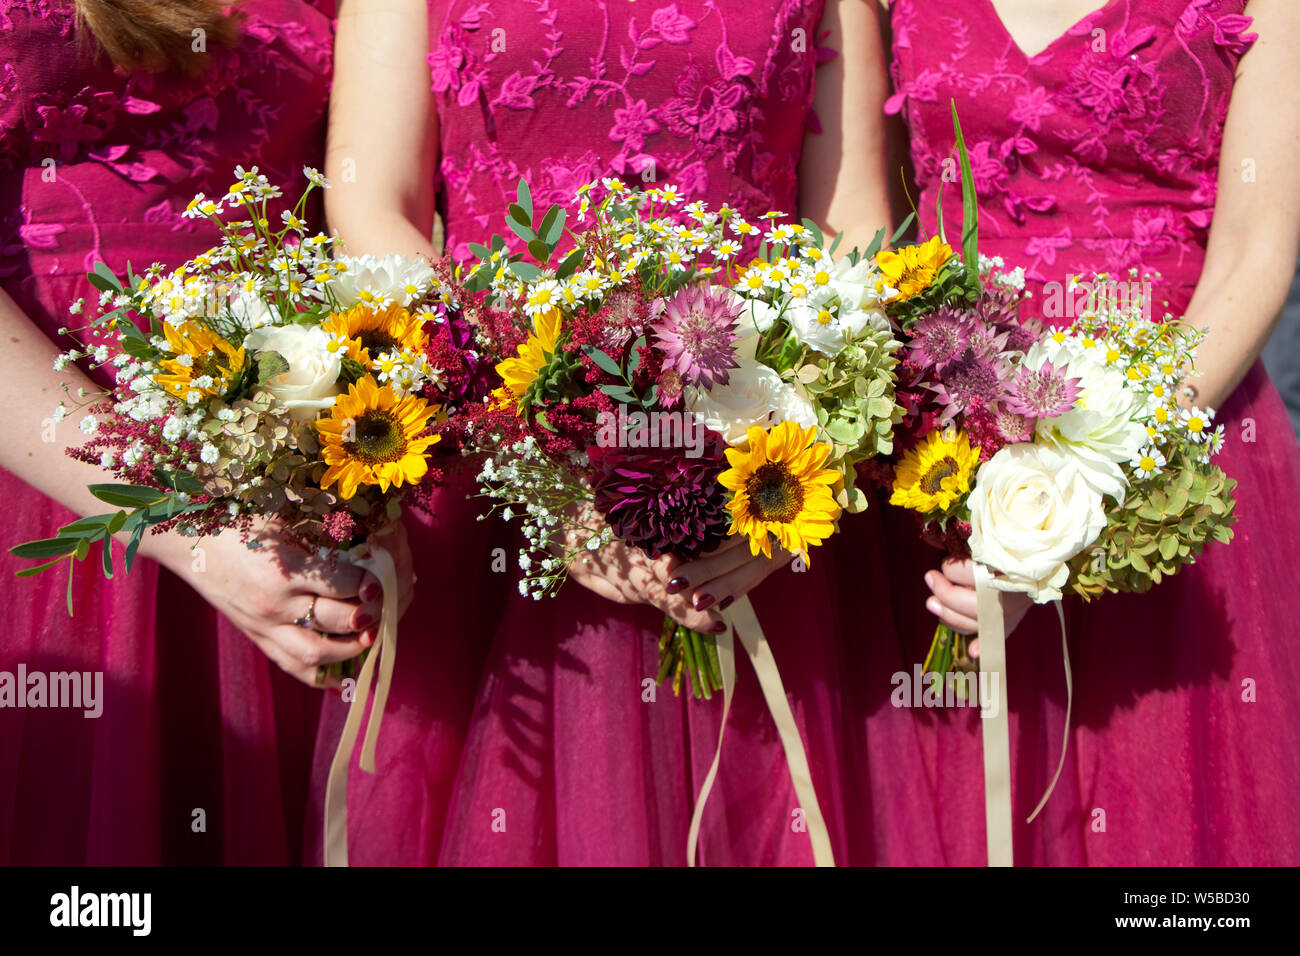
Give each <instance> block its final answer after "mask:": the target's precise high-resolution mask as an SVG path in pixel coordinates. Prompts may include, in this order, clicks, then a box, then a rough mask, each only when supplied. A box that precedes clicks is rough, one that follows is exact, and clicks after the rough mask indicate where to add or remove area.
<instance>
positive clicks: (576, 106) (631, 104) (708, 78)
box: [429, 0, 833, 258]
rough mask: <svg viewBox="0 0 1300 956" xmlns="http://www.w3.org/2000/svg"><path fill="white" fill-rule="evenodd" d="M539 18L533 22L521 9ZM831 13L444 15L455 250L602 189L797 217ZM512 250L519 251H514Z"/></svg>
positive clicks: (777, 6) (445, 172) (438, 21)
mask: <svg viewBox="0 0 1300 956" xmlns="http://www.w3.org/2000/svg"><path fill="white" fill-rule="evenodd" d="M520 6H523V7H526V8H528V10H529V13H528V15H526V16H525V15H523V14H522V13H521V11H520V10H519V9H518V7H520ZM821 14H822V0H767V2H765V3H759V4H757V5H755V4H753V3H739V2H736V0H703V2H701V0H677V2H672V3H663V2H662V0H651V2H649V3H631V2H628V0H517V2H506V0H452V2H447V0H432V2H431V3H430V4H429V27H430V33H431V50H432V52H431V53H430V55H429V66H430V71H431V77H432V84H433V91H434V94H435V98H436V105H437V109H438V113H439V117H440V122H441V134H440V135H441V157H440V166H439V174H440V186H441V189H440V195H439V208H440V210H441V212H442V215H443V218H444V222H445V223H446V225H447V234H448V243H447V247H448V250H449V251H450V252H451V253H452V254H453V255H454V256H456V257H458V258H464V257H465V256H466V255H467V254H468V253H467V249H466V245H465V244H466V242H467V241H472V240H474V239H476V238H479V234H484V235H485V234H487V233H489V232H491V231H493V230H497V231H499V230H500V223H501V216H502V215H503V211H504V209H505V205H506V202H507V200H508V199H510V198H513V196H514V193H515V185H516V183H517V182H518V180H519V178H520V177H521V176H522V177H526V178H527V179H528V181H529V184H530V186H531V188H532V190H533V194H534V198H535V200H536V202H537V203H538V204H539V205H543V206H545V205H546V204H549V203H552V202H558V203H561V204H565V205H568V204H571V202H572V200H573V196H574V192H575V190H576V189H577V188H578V187H579V186H580V185H582V184H583V183H586V182H590V181H591V180H593V179H597V178H599V177H601V176H618V177H622V178H624V179H625V180H626V181H628V182H629V183H631V184H637V185H641V184H648V183H652V182H653V183H655V184H658V185H661V186H662V185H667V184H670V183H671V184H673V185H675V186H677V187H678V188H679V189H680V190H681V191H682V193H683V195H684V196H686V197H689V198H707V197H710V196H713V197H728V198H729V199H730V200H731V202H732V203H733V205H738V206H740V207H742V208H743V209H744V211H746V212H751V213H758V212H765V211H767V210H768V208H769V207H770V206H771V205H772V202H773V199H774V198H775V199H776V200H777V203H778V204H779V205H781V206H783V207H785V208H787V209H790V210H793V207H794V203H795V197H796V194H797V193H796V181H795V179H796V167H797V163H798V159H799V156H800V152H801V144H802V139H803V134H804V131H805V129H806V128H807V126H808V124H812V126H813V128H814V129H815V128H816V119H815V117H814V116H813V114H812V98H813V91H814V85H813V84H814V77H813V74H814V70H815V68H816V66H817V64H818V62H820V60H822V59H825V58H827V57H828V56H833V54H830V53H828V52H827V51H824V50H821V49H819V47H818V46H817V39H818V36H817V30H818V24H819V22H820V19H821ZM508 238H511V239H512V240H513V237H508Z"/></svg>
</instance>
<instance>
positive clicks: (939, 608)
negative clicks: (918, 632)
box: [925, 571, 979, 634]
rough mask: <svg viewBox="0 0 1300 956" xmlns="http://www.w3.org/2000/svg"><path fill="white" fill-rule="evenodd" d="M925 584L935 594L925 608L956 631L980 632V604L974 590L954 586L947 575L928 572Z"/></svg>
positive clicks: (927, 600) (928, 599)
mask: <svg viewBox="0 0 1300 956" xmlns="http://www.w3.org/2000/svg"><path fill="white" fill-rule="evenodd" d="M925 584H926V586H927V587H928V588H929V589H930V590H931V592H933V594H932V596H931V597H929V598H927V599H926V602H925V608H926V610H927V611H929V612H930V613H931V614H933V615H935V616H936V617H938V618H939V620H941V621H943V623H945V624H947V625H948V626H949V627H951V628H952V629H953V630H955V631H961V632H962V633H965V634H973V633H975V632H976V631H978V630H979V623H978V620H979V602H978V601H977V600H976V597H975V591H974V589H973V588H969V587H965V586H963V585H960V584H953V583H952V582H951V581H949V580H948V578H947V576H946V574H939V573H938V572H937V571H928V572H926V575H925Z"/></svg>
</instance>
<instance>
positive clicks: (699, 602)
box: [695, 594, 713, 611]
mask: <svg viewBox="0 0 1300 956" xmlns="http://www.w3.org/2000/svg"><path fill="white" fill-rule="evenodd" d="M712 606H713V595H712V594H701V595H700V596H699V597H697V598H696V599H695V610H697V611H703V610H705V609H707V608H710V607H712Z"/></svg>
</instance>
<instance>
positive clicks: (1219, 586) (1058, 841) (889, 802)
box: [836, 364, 1300, 866]
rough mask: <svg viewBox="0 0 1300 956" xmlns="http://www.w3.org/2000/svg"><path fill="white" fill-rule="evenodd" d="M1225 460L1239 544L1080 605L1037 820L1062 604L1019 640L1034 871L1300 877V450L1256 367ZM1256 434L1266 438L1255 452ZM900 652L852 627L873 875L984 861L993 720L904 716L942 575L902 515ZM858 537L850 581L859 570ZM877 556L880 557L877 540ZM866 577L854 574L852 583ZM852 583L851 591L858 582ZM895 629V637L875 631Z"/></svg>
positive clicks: (964, 713) (1019, 827)
mask: <svg viewBox="0 0 1300 956" xmlns="http://www.w3.org/2000/svg"><path fill="white" fill-rule="evenodd" d="M1218 420H1219V421H1220V422H1222V423H1223V424H1224V425H1225V426H1226V437H1227V442H1226V445H1225V447H1224V450H1223V452H1222V454H1221V455H1220V456H1219V457H1218V458H1217V459H1216V461H1217V462H1218V463H1219V464H1220V465H1221V467H1222V468H1223V469H1224V470H1225V471H1226V472H1227V473H1228V474H1229V475H1231V476H1232V477H1233V478H1235V479H1236V480H1237V481H1238V487H1237V515H1238V522H1237V525H1236V527H1235V536H1234V539H1233V541H1232V543H1231V544H1230V545H1226V546H1225V545H1221V544H1216V543H1211V544H1210V545H1209V546H1207V548H1206V550H1205V552H1204V555H1203V556H1202V558H1201V559H1200V561H1198V563H1197V564H1196V565H1195V566H1194V567H1191V568H1188V569H1185V570H1184V571H1183V572H1182V573H1181V574H1179V575H1177V576H1176V577H1174V578H1173V579H1170V580H1167V581H1165V582H1163V583H1162V584H1160V585H1159V586H1157V587H1156V588H1154V589H1153V590H1151V591H1150V592H1148V593H1146V594H1143V595H1108V596H1104V597H1103V598H1101V599H1100V600H1098V601H1095V602H1093V603H1091V604H1084V603H1083V602H1082V601H1081V600H1079V599H1078V598H1067V599H1066V601H1065V608H1066V621H1067V626H1068V634H1069V646H1070V663H1071V667H1072V669H1073V677H1074V704H1073V717H1072V720H1071V729H1070V736H1069V749H1068V751H1067V753H1066V759H1065V769H1064V770H1063V772H1062V774H1061V777H1060V781H1059V782H1058V783H1057V785H1056V788H1055V791H1054V792H1053V793H1052V796H1051V799H1050V800H1049V801H1048V802H1047V805H1046V807H1045V809H1044V810H1043V811H1042V813H1041V814H1040V815H1039V817H1038V818H1037V819H1036V820H1035V821H1034V823H1032V824H1026V822H1025V818H1026V817H1027V816H1028V815H1029V814H1030V813H1031V812H1032V811H1033V809H1034V807H1035V805H1036V804H1037V803H1038V801H1039V798H1040V797H1041V796H1042V794H1043V792H1044V791H1045V790H1046V788H1047V786H1048V784H1049V783H1050V781H1051V777H1052V774H1053V772H1054V771H1055V769H1056V764H1057V761H1058V759H1059V757H1060V753H1061V741H1062V732H1063V730H1064V721H1065V707H1066V694H1065V678H1064V671H1063V665H1062V656H1061V636H1060V626H1059V624H1058V622H1057V618H1056V614H1055V611H1054V610H1053V609H1052V608H1051V607H1050V606H1043V607H1037V608H1034V609H1032V610H1031V611H1030V613H1029V615H1028V616H1027V617H1026V619H1025V620H1024V622H1023V623H1021V625H1020V626H1019V627H1018V628H1017V629H1016V630H1015V632H1014V633H1013V634H1012V635H1011V637H1010V638H1009V639H1008V642H1007V682H1008V690H1009V694H1010V701H1009V705H1010V725H1011V773H1012V777H1011V781H1012V784H1011V786H1012V800H1013V808H1014V821H1015V830H1014V840H1015V862H1016V864H1017V865H1044V864H1046V865H1085V864H1086V865H1094V866H1096V865H1100V866H1123V865H1196V866H1206V865H1210V866H1258V865H1281V864H1289V865H1295V864H1296V863H1300V748H1297V747H1296V746H1295V742H1294V734H1293V731H1292V729H1293V728H1294V727H1296V726H1298V725H1300V690H1297V688H1298V687H1300V662H1298V661H1297V657H1296V654H1295V652H1294V648H1293V647H1292V643H1293V640H1292V636H1293V632H1294V622H1295V621H1296V619H1297V617H1298V616H1300V590H1298V589H1297V587H1296V580H1297V578H1296V575H1297V569H1298V568H1300V449H1297V446H1296V440H1295V435H1294V432H1293V431H1292V429H1291V424H1290V421H1289V420H1288V418H1287V414H1286V411H1285V408H1284V406H1283V405H1282V403H1281V401H1280V399H1279V398H1278V396H1277V392H1276V390H1275V389H1274V388H1273V386H1272V385H1271V384H1270V383H1269V381H1268V378H1267V376H1266V375H1265V373H1264V371H1263V369H1262V367H1261V366H1260V365H1259V364H1256V365H1255V366H1254V367H1253V368H1252V369H1251V370H1250V372H1249V374H1248V375H1247V377H1246V379H1245V381H1244V382H1243V383H1242V384H1241V385H1240V386H1239V387H1238V389H1237V390H1236V392H1235V393H1234V394H1233V395H1232V396H1231V398H1230V399H1229V400H1228V401H1227V402H1226V403H1225V405H1224V407H1223V408H1222V409H1221V410H1220V413H1219V418H1218ZM1243 436H1244V437H1245V438H1246V439H1249V438H1251V437H1253V438H1254V441H1253V442H1252V441H1248V440H1243ZM886 527H887V529H888V538H889V542H890V545H889V546H890V548H891V550H892V551H894V552H895V553H896V555H897V556H896V558H895V559H894V560H892V561H891V570H892V575H891V579H892V591H893V594H894V596H895V601H894V606H893V611H894V617H895V623H896V630H897V639H896V640H894V641H881V640H871V641H865V640H862V639H861V638H862V637H864V636H865V634H866V632H867V631H868V630H869V628H870V624H869V619H868V618H867V617H866V616H863V617H861V618H858V619H854V618H852V617H849V616H847V615H846V617H845V621H844V623H845V625H846V631H845V642H844V643H845V647H846V649H848V650H849V651H850V652H854V653H856V654H859V655H863V656H864V657H865V662H864V663H862V664H860V665H859V668H858V670H859V671H860V672H862V673H865V674H866V675H867V679H866V680H865V681H864V682H862V683H859V684H856V685H855V686H854V691H855V697H854V700H853V703H852V706H853V709H854V710H855V715H854V725H855V727H856V728H857V732H858V733H859V734H860V736H861V741H860V742H861V750H860V751H859V754H860V761H859V763H858V764H856V765H855V766H856V769H859V770H861V771H862V772H863V773H864V774H865V777H864V778H862V779H861V780H860V781H859V783H858V785H857V786H858V787H859V788H860V789H861V790H864V791H866V792H868V793H869V797H868V801H867V802H866V803H865V804H861V805H859V807H858V808H857V809H858V812H860V813H864V814H869V816H870V819H871V822H872V825H873V834H872V841H871V842H872V845H873V849H872V852H871V853H870V854H869V855H866V856H864V857H863V858H862V860H861V862H866V863H877V864H890V865H897V864H903V865H912V864H919V865H953V864H955V865H968V866H975V865H982V864H983V863H984V862H985V861H986V856H985V830H984V797H983V764H982V744H981V739H980V726H979V722H980V718H979V716H978V711H977V710H973V709H970V708H955V709H947V710H945V709H939V708H899V707H895V706H893V705H892V704H891V693H892V692H893V690H894V685H893V684H892V683H891V677H892V675H893V674H895V673H898V672H904V673H909V674H910V673H911V671H912V667H913V665H914V664H916V663H919V662H920V661H922V660H923V659H924V657H925V653H926V650H927V648H928V646H929V641H930V638H931V635H932V633H933V628H934V618H933V617H932V616H930V615H929V614H928V613H927V612H926V611H925V608H924V601H925V598H926V597H927V596H928V594H929V591H928V590H927V589H926V587H925V584H924V581H923V575H924V573H925V571H927V570H930V569H933V568H936V567H938V564H939V560H940V557H941V556H940V554H939V553H938V552H937V551H935V550H933V549H931V548H929V547H927V546H926V545H924V544H922V543H921V542H920V541H918V540H917V539H916V533H915V525H914V523H913V522H912V521H911V520H910V518H909V517H908V516H907V515H906V514H904V513H902V512H901V511H899V510H893V511H892V513H890V514H889V515H888V516H887V519H886ZM859 543H860V542H858V541H856V540H855V536H854V534H853V533H852V532H850V534H848V535H846V536H845V537H844V538H843V539H842V540H841V541H839V542H837V543H836V547H837V548H838V549H839V551H838V553H839V554H840V555H842V557H839V558H838V559H837V561H836V566H837V570H839V571H840V572H841V573H844V572H848V571H849V569H850V568H851V567H852V566H853V562H854V561H855V560H857V558H856V557H855V555H854V554H849V553H846V552H848V551H850V550H851V549H852V548H853V547H854V546H855V545H857V544H859ZM862 546H863V547H864V548H867V549H870V548H872V547H874V543H873V542H865V543H862ZM850 577H852V575H850ZM850 583H851V582H850ZM877 633H878V632H877Z"/></svg>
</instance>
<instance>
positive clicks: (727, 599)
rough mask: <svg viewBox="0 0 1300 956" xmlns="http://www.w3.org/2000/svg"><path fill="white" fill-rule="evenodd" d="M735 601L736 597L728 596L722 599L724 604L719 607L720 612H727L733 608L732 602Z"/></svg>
mask: <svg viewBox="0 0 1300 956" xmlns="http://www.w3.org/2000/svg"><path fill="white" fill-rule="evenodd" d="M735 600H736V599H735V598H734V597H732V596H731V595H730V594H728V595H727V596H726V597H724V598H723V599H722V603H721V604H719V605H718V610H719V611H725V610H726V609H727V608H729V607H731V604H732V602H733V601H735Z"/></svg>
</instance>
